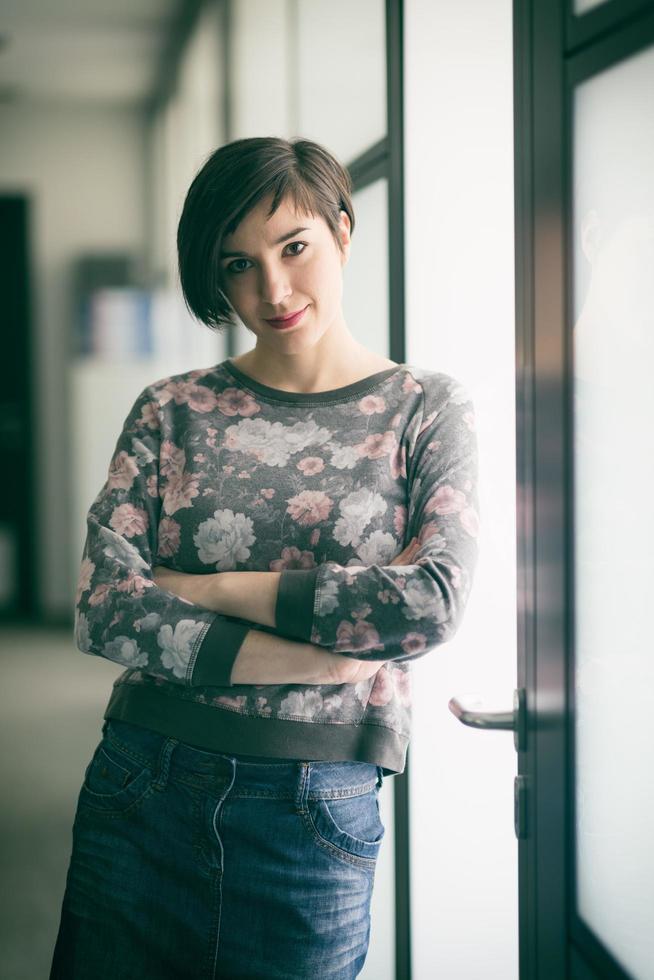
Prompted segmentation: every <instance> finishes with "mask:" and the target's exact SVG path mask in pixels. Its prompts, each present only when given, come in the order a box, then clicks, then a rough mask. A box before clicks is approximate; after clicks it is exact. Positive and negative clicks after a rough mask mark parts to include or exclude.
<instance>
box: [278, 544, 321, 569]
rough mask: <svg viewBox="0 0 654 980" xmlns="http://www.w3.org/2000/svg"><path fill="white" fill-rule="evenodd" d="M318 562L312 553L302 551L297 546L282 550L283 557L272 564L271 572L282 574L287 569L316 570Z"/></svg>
mask: <svg viewBox="0 0 654 980" xmlns="http://www.w3.org/2000/svg"><path fill="white" fill-rule="evenodd" d="M315 566H316V562H315V558H314V557H313V552H312V551H300V549H299V548H296V547H295V545H291V546H290V547H288V548H282V557H281V558H275V559H274V561H271V562H270V565H269V568H270V571H271V572H281V571H283V570H284V569H285V568H315Z"/></svg>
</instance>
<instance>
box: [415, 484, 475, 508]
mask: <svg viewBox="0 0 654 980" xmlns="http://www.w3.org/2000/svg"><path fill="white" fill-rule="evenodd" d="M465 503H466V495H465V494H464V493H462V492H461V491H460V490H455V489H454V487H451V486H450V485H449V484H448V483H446V484H444V485H443V486H442V487H439V488H438V490H437V491H436V493H434V494H432V496H431V497H430V498H429V500H428V501H427V503H426V505H425V514H434V513H436V514H457V513H458V512H459V511H460V510H463V508H464V507H465Z"/></svg>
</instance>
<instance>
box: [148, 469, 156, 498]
mask: <svg viewBox="0 0 654 980" xmlns="http://www.w3.org/2000/svg"><path fill="white" fill-rule="evenodd" d="M145 489H146V490H147V491H148V496H149V497H156V496H157V494H158V493H159V481H158V479H157V474H156V473H152V474H151V475H150V476H149V477H148V478H147V480H146V481H145Z"/></svg>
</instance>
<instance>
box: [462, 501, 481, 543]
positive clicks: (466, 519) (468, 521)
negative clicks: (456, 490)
mask: <svg viewBox="0 0 654 980" xmlns="http://www.w3.org/2000/svg"><path fill="white" fill-rule="evenodd" d="M459 520H460V521H461V523H462V524H463V526H464V528H465V529H466V531H467V532H468V534H470V535H471V536H472V537H473V538H476V537H477V535H478V534H479V515H478V514H477V511H476V510H475V508H474V507H466V508H465V509H464V510H462V511H461V513H460V514H459Z"/></svg>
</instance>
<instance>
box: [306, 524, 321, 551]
mask: <svg viewBox="0 0 654 980" xmlns="http://www.w3.org/2000/svg"><path fill="white" fill-rule="evenodd" d="M319 541H320V528H319V527H314V529H313V531H312V532H311V537H310V538H309V544H310V545H311V547H312V548H315V546H316V545H317V544H318V542H319Z"/></svg>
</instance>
